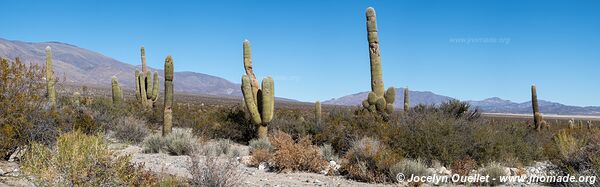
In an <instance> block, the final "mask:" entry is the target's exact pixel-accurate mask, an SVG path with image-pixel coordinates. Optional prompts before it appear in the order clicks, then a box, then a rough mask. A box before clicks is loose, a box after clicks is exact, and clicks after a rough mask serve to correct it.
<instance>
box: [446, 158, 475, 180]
mask: <svg viewBox="0 0 600 187" xmlns="http://www.w3.org/2000/svg"><path fill="white" fill-rule="evenodd" d="M476 167H477V162H476V161H475V160H473V159H472V158H471V157H470V156H465V157H464V158H463V159H461V160H455V161H454V162H453V163H452V166H451V167H450V168H451V169H452V172H453V173H454V174H458V175H460V176H468V175H469V174H470V173H471V171H472V170H473V169H475V168H476Z"/></svg>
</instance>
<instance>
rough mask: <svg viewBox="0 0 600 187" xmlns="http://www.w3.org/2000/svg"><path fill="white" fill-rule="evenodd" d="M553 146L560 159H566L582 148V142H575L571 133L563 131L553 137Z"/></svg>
mask: <svg viewBox="0 0 600 187" xmlns="http://www.w3.org/2000/svg"><path fill="white" fill-rule="evenodd" d="M553 140H554V145H555V146H556V148H557V150H558V151H559V153H560V156H562V158H567V157H569V156H570V155H571V154H573V153H575V152H576V151H577V150H579V148H581V147H582V142H580V141H579V140H577V139H576V138H575V137H574V136H573V135H571V132H570V131H568V130H566V129H563V130H560V131H559V132H558V133H557V134H556V135H555V136H554V139H553Z"/></svg>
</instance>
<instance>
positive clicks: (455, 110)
mask: <svg viewBox="0 0 600 187" xmlns="http://www.w3.org/2000/svg"><path fill="white" fill-rule="evenodd" d="M439 110H441V111H442V112H443V113H445V114H448V115H450V116H453V117H455V118H461V117H463V118H465V119H468V120H472V119H477V118H479V117H480V116H481V113H480V112H479V109H478V108H476V109H474V110H471V104H469V103H468V102H465V101H459V100H456V99H453V100H450V101H446V102H443V103H442V104H440V106H439Z"/></svg>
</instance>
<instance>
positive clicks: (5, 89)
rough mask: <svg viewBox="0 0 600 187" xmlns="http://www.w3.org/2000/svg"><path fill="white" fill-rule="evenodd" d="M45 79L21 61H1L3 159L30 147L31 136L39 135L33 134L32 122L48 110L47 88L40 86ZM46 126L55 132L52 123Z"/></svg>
mask: <svg viewBox="0 0 600 187" xmlns="http://www.w3.org/2000/svg"><path fill="white" fill-rule="evenodd" d="M44 75H45V72H44V70H43V69H42V68H40V67H39V66H37V65H25V64H23V63H22V62H21V61H20V60H19V59H18V58H17V59H15V61H9V60H6V59H3V58H0V158H5V157H7V156H8V155H9V154H10V153H12V152H13V151H14V150H15V149H16V148H17V147H19V146H23V145H27V144H28V143H29V140H31V136H30V135H31V134H30V133H36V131H31V129H32V128H33V126H35V123H34V121H33V120H32V118H37V119H40V118H38V117H37V116H35V115H40V112H38V111H40V110H44V111H45V110H47V109H48V108H49V107H48V106H47V105H46V101H45V98H44V94H45V93H46V92H45V86H46V85H45V84H40V82H41V81H42V80H43V79H42V78H43V77H44ZM43 125H44V126H45V127H46V128H51V129H52V130H54V128H55V127H54V124H53V123H52V122H50V123H45V124H43ZM40 130H42V129H40ZM43 137H44V138H43V139H46V137H47V136H46V135H43ZM38 138H39V136H38ZM53 141H54V140H51V142H53Z"/></svg>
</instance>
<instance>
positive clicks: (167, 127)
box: [154, 55, 173, 136]
mask: <svg viewBox="0 0 600 187" xmlns="http://www.w3.org/2000/svg"><path fill="white" fill-rule="evenodd" d="M155 75H158V74H157V73H156V74H155ZM156 77H157V79H158V76H156ZM157 84H158V83H157V82H155V84H154V85H155V89H157V88H156V87H157V86H156V85H157ZM157 95H158V94H157ZM172 107H173V57H171V56H170V55H169V56H167V59H165V108H164V118H163V132H162V133H163V136H166V135H168V134H170V133H171V131H172V129H173V109H172Z"/></svg>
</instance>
